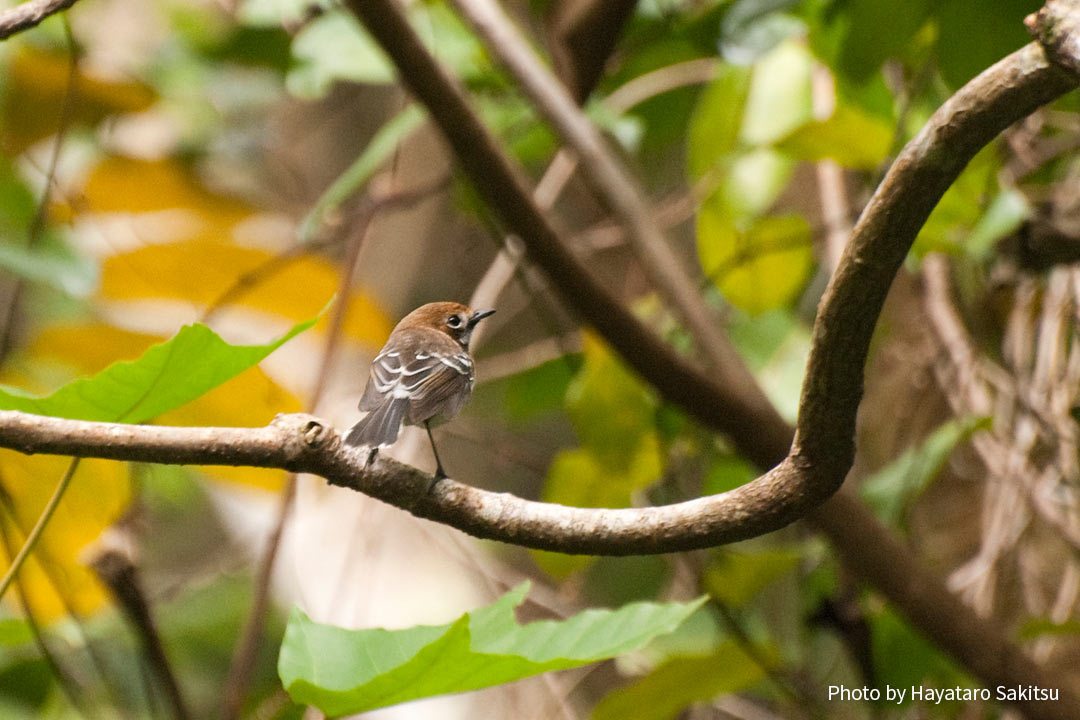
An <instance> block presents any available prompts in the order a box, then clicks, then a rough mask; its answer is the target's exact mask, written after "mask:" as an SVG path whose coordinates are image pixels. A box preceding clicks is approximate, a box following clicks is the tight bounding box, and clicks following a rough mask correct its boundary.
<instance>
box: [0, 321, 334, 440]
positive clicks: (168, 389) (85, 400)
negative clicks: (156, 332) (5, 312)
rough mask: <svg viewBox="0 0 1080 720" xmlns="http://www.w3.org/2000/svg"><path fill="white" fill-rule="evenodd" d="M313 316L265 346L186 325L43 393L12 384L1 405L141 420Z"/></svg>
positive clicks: (201, 388) (234, 368)
mask: <svg viewBox="0 0 1080 720" xmlns="http://www.w3.org/2000/svg"><path fill="white" fill-rule="evenodd" d="M316 319H317V318H313V319H311V320H308V321H307V322H302V323H299V324H298V325H296V326H295V327H293V329H292V330H290V331H289V332H287V333H285V334H284V335H282V336H281V337H279V338H277V339H276V340H273V341H271V342H269V343H267V344H265V345H230V344H229V343H227V342H225V341H224V340H222V339H221V338H220V337H219V336H218V335H217V334H215V333H214V331H213V330H211V329H210V328H208V327H206V326H205V325H202V324H199V323H196V324H194V325H185V326H184V327H182V328H180V332H178V333H176V335H174V336H173V337H172V338H171V339H169V340H167V341H165V342H163V343H160V344H158V345H154V346H153V347H151V348H150V349H149V350H147V351H146V352H145V353H143V355H142V357H140V358H139V359H138V360H133V361H130V362H116V363H113V364H112V365H110V366H109V367H107V368H105V369H104V370H102V371H101V372H99V373H98V374H97V375H95V376H93V377H91V378H79V379H78V380H74V381H72V382H70V383H68V384H67V385H64V386H63V387H61V388H59V389H58V390H56V391H55V392H53V393H52V394H51V395H48V396H46V397H41V398H37V397H32V396H30V395H27V394H25V393H23V392H22V391H20V390H17V389H15V388H6V389H5V390H0V410H21V411H22V412H28V413H35V414H37V415H51V416H53V417H63V418H72V419H76V420H99V421H105V422H126V423H141V422H145V421H147V420H150V419H151V418H154V417H157V416H158V415H160V414H162V413H164V412H167V411H169V410H172V409H173V408H176V407H179V406H181V405H183V404H184V403H187V402H190V401H192V400H194V399H195V398H197V397H199V396H201V395H203V394H205V393H206V392H208V391H210V390H211V389H213V388H215V387H217V386H218V385H220V384H222V383H223V382H225V381H226V380H229V379H230V378H232V377H234V376H236V375H239V374H240V373H241V372H243V371H244V370H247V369H248V368H249V367H251V366H252V365H255V364H256V363H258V362H259V361H261V360H262V359H263V358H265V357H266V356H267V355H269V354H270V353H272V352H273V351H274V350H276V349H277V348H279V347H280V346H281V345H283V344H284V343H285V342H287V341H288V340H290V339H292V338H293V337H295V336H296V335H298V334H299V333H301V332H303V331H304V330H307V329H308V328H310V327H311V326H312V325H314V324H315V321H316Z"/></svg>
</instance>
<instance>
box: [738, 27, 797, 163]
mask: <svg viewBox="0 0 1080 720" xmlns="http://www.w3.org/2000/svg"><path fill="white" fill-rule="evenodd" d="M813 62H814V60H813V57H811V55H810V51H809V50H808V49H807V48H806V46H805V45H803V44H802V43H801V42H800V41H798V40H787V41H785V42H783V43H781V44H780V45H778V46H777V47H776V48H774V49H773V50H772V51H771V52H769V54H768V55H765V56H764V57H763V58H761V60H759V61H758V62H757V63H756V64H755V65H754V72H753V75H752V76H751V79H750V90H749V93H748V95H747V97H746V110H745V112H744V114H743V118H742V127H741V129H740V133H739V137H740V139H741V140H742V141H743V142H744V143H746V144H747V145H751V146H759V145H768V144H770V143H773V142H776V141H777V140H780V139H781V138H783V137H784V136H785V135H788V134H790V133H791V132H792V131H794V130H795V129H796V128H798V127H799V126H801V125H803V124H804V123H807V122H809V121H810V120H812V119H813V100H812V97H811V87H810V73H811V70H812V68H813Z"/></svg>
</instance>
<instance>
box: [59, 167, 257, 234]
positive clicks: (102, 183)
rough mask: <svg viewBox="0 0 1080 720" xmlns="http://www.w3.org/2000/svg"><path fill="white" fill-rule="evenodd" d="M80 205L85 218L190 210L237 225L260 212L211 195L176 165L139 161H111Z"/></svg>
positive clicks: (97, 170)
mask: <svg viewBox="0 0 1080 720" xmlns="http://www.w3.org/2000/svg"><path fill="white" fill-rule="evenodd" d="M79 199H80V203H81V204H80V206H79V209H80V210H81V211H82V212H91V213H94V212H112V213H115V212H129V213H141V212H154V211H159V210H174V209H189V210H194V211H196V212H199V213H202V214H203V215H205V216H207V217H220V218H221V221H222V222H221V224H223V225H232V224H234V223H236V222H238V221H239V220H242V219H244V218H247V217H249V216H251V215H252V214H253V213H255V212H256V211H257V208H255V207H253V206H251V205H249V204H247V203H244V202H242V201H240V200H238V199H236V198H233V197H229V196H227V195H219V194H216V193H213V192H210V191H209V190H207V189H206V188H205V187H203V186H202V184H201V183H200V182H199V180H198V178H197V177H196V176H195V175H194V174H193V173H192V172H191V170H190V169H189V168H187V167H185V166H184V165H182V164H181V163H180V162H178V161H177V160H175V159H171V158H170V159H165V160H139V159H135V158H127V157H121V156H116V155H113V156H109V157H106V158H104V159H103V160H102V161H101V162H99V163H98V164H97V165H95V166H94V169H93V170H91V171H90V174H89V175H88V176H87V178H86V180H85V182H84V184H83V188H82V195H81V197H80V198H79Z"/></svg>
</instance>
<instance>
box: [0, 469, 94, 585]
mask: <svg viewBox="0 0 1080 720" xmlns="http://www.w3.org/2000/svg"><path fill="white" fill-rule="evenodd" d="M80 460H81V458H78V457H75V458H72V460H71V462H70V463H68V467H67V470H66V471H64V475H63V477H61V478H60V482H59V483H57V485H56V489H55V490H53V494H52V496H51V497H50V498H49V502H47V503H46V504H45V509H44V510H42V511H41V516H40V517H38V519H37V522H36V523H35V524H34V527H33V528H32V529H31V530H30V532H29V533H28V534H27V536H26V542H24V543H23V546H22V547H21V548H19V552H18V554H17V555H16V556H15V558H14V559H13V560H12V561H11V566H10V567H8V571H7V573H5V574H4V577H3V579H0V598H2V597H3V596H4V593H5V592H7V589H8V586H10V585H11V581H12V580H14V579H15V576H16V575H18V574H19V570H20V569H21V568H22V566H23V563H25V562H26V558H28V557H29V556H30V553H31V552H33V550H34V546H35V545H37V542H38V540H40V539H41V533H43V532H44V531H45V527H46V526H47V525H48V524H49V520H51V519H52V516H53V514H54V513H55V512H56V507H57V506H58V505H59V504H60V500H62V499H63V497H64V492H65V491H66V490H67V489H68V485H70V484H71V478H73V477H74V476H75V471H76V470H77V469H78V468H79V462H80Z"/></svg>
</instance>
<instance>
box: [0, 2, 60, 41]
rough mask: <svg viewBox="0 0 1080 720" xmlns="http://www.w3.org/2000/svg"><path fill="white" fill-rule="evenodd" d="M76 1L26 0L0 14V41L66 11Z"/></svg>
mask: <svg viewBox="0 0 1080 720" xmlns="http://www.w3.org/2000/svg"><path fill="white" fill-rule="evenodd" d="M76 2H77V0H27V2H24V3H22V4H20V5H16V6H15V7H12V8H8V9H7V10H5V11H4V12H2V13H0V40H7V39H8V38H9V37H11V36H12V35H15V34H16V33H20V32H22V31H23V30H29V29H30V28H32V27H35V26H36V25H38V24H40V23H41V22H42V21H43V20H44V19H45V18H47V17H49V16H50V15H55V14H56V13H58V12H63V11H64V10H67V9H68V8H70V7H71V6H72V5H74V4H75V3H76Z"/></svg>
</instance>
